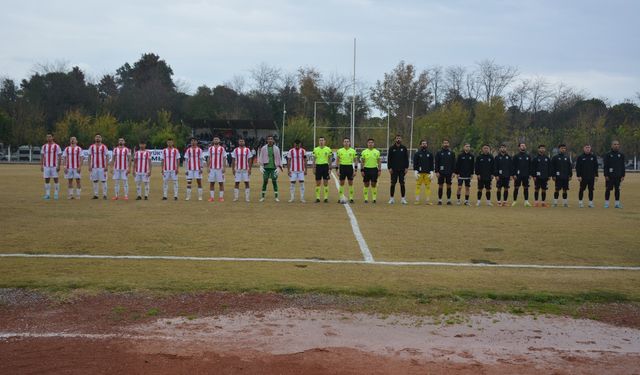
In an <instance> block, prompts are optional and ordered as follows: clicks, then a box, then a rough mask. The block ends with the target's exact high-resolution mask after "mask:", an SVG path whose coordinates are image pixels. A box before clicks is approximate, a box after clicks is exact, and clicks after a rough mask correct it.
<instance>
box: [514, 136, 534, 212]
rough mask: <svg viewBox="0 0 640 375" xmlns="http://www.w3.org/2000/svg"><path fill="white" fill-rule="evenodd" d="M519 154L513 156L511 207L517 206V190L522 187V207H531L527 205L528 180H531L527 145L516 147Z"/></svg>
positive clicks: (521, 144) (522, 144) (529, 204)
mask: <svg viewBox="0 0 640 375" xmlns="http://www.w3.org/2000/svg"><path fill="white" fill-rule="evenodd" d="M518 149H519V152H518V153H517V154H515V155H513V173H512V174H513V185H514V186H513V203H511V206H512V207H513V206H515V205H516V204H518V190H520V185H522V190H523V193H524V206H525V207H531V203H529V179H530V178H531V156H529V154H527V145H526V144H524V143H520V144H519V145H518Z"/></svg>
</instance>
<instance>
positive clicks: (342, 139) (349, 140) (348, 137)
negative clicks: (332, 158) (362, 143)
mask: <svg viewBox="0 0 640 375" xmlns="http://www.w3.org/2000/svg"><path fill="white" fill-rule="evenodd" d="M345 139H348V140H349V141H351V138H349V137H344V138H342V140H343V141H344V140H345Z"/></svg>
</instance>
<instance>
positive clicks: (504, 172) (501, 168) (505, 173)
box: [494, 144, 513, 207]
mask: <svg viewBox="0 0 640 375" xmlns="http://www.w3.org/2000/svg"><path fill="white" fill-rule="evenodd" d="M511 164H512V163H511V156H509V154H507V145H505V144H502V145H500V151H499V152H498V155H496V157H495V159H494V167H495V173H494V175H495V176H496V198H497V200H498V207H501V206H504V207H506V206H507V199H508V198H509V182H510V181H511V169H512V168H513V166H512V165H511ZM501 189H503V190H504V191H503V192H502V196H501V195H500V193H501V192H500V190H501Z"/></svg>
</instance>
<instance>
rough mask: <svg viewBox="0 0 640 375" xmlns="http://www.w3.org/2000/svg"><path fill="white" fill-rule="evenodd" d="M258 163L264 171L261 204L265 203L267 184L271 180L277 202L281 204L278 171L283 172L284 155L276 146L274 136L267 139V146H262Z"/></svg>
mask: <svg viewBox="0 0 640 375" xmlns="http://www.w3.org/2000/svg"><path fill="white" fill-rule="evenodd" d="M258 162H259V163H260V169H261V171H262V192H261V193H260V202H264V198H265V195H266V194H267V184H268V183H269V179H271V182H272V184H273V193H274V195H275V201H276V202H280V198H279V196H278V194H279V193H278V171H280V172H282V154H281V153H280V148H278V146H276V145H275V141H274V139H273V136H271V135H270V136H268V137H267V144H266V145H264V146H262V148H261V149H260V152H259V153H258Z"/></svg>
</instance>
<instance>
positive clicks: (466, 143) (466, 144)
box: [462, 142, 471, 147]
mask: <svg viewBox="0 0 640 375" xmlns="http://www.w3.org/2000/svg"><path fill="white" fill-rule="evenodd" d="M462 146H469V147H471V143H469V142H465V143H464V144H463V145H462Z"/></svg>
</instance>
